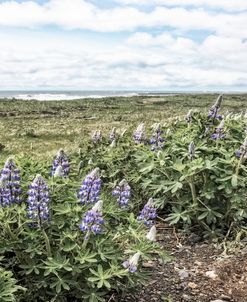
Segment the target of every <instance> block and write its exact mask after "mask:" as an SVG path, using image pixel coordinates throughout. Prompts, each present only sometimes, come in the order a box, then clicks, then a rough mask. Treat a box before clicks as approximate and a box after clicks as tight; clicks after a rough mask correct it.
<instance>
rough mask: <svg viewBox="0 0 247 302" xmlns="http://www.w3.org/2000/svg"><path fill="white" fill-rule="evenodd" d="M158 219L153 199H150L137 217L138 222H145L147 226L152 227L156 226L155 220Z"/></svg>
mask: <svg viewBox="0 0 247 302" xmlns="http://www.w3.org/2000/svg"><path fill="white" fill-rule="evenodd" d="M156 217H157V213H156V208H155V206H154V202H153V199H152V198H150V199H149V200H148V202H147V203H146V204H145V206H144V208H143V209H142V210H141V212H140V213H139V215H138V216H137V220H139V221H141V222H143V223H144V224H145V225H146V226H148V227H150V226H152V225H153V224H154V219H155V218H156Z"/></svg>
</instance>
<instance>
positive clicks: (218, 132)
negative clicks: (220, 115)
mask: <svg viewBox="0 0 247 302" xmlns="http://www.w3.org/2000/svg"><path fill="white" fill-rule="evenodd" d="M225 136H226V135H225V133H224V120H222V121H221V122H220V124H219V126H218V127H217V128H216V129H215V133H213V134H212V135H211V138H212V139H213V140H217V139H224V138H225Z"/></svg>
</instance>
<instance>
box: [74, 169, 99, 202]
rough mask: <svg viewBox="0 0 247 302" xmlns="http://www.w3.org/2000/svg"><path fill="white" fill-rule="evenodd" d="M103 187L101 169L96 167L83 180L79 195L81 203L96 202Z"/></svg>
mask: <svg viewBox="0 0 247 302" xmlns="http://www.w3.org/2000/svg"><path fill="white" fill-rule="evenodd" d="M100 189H101V179H100V169H99V168H95V169H94V170H93V171H91V172H90V173H89V174H88V175H87V176H86V177H85V179H84V180H83V182H82V186H81V188H80V191H79V194H78V197H79V200H80V202H81V204H87V203H96V202H97V201H98V200H99V194H100Z"/></svg>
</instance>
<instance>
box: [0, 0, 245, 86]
mask: <svg viewBox="0 0 247 302" xmlns="http://www.w3.org/2000/svg"><path fill="white" fill-rule="evenodd" d="M121 1H122V2H123V1H124V0H121ZM126 1H127V0H126ZM126 1H125V2H126ZM143 1H144V0H143ZM237 1H239V5H240V6H241V5H242V8H244V6H243V4H244V2H246V1H244V2H243V1H242V0H236V1H235V2H234V1H228V0H225V1H224V9H226V8H227V7H228V8H229V9H230V7H231V5H230V4H233V3H234V4H236V3H237ZM129 2H130V0H129ZM136 2H139V3H140V2H142V1H136ZM144 2H145V1H144ZM150 2H152V4H155V3H158V4H160V6H154V7H153V8H151V10H150V11H149V9H148V10H142V7H139V6H136V7H134V6H131V5H132V4H133V3H134V0H133V1H131V5H127V6H117V7H115V8H108V9H100V8H99V7H96V6H95V5H93V4H92V3H89V2H88V1H85V0H73V1H71V0H49V1H46V2H45V4H43V5H39V4H37V2H35V1H24V2H21V3H17V2H16V1H5V2H2V3H0V26H1V32H0V41H1V47H0V58H1V65H0V89H2V90H4V89H10V88H16V89H31V88H34V89H35V88H74V89H168V90H169V89H172V88H175V89H176V88H180V89H194V90H200V89H217V88H218V87H222V88H224V89H227V90H230V89H234V88H236V87H238V88H239V87H240V88H241V87H243V89H244V87H245V88H246V83H247V73H246V70H247V61H246V53H247V42H245V41H246V40H245V38H246V37H247V23H246V19H247V12H240V11H239V12H238V13H234V14H231V13H227V12H225V11H224V12H222V11H221V12H212V11H210V12H209V11H207V10H206V9H202V8H200V7H199V6H200V5H203V3H205V2H206V0H205V1H203V0H198V1H193V0H188V1H186V3H190V4H191V5H192V4H193V3H194V4H193V5H194V6H195V7H196V8H194V9H191V8H188V7H186V6H185V5H183V6H184V7H174V6H175V4H177V5H180V3H182V2H185V1H182V0H181V1H179V0H172V1H171V0H157V1H149V4H150ZM240 2H241V3H242V4H241V3H240ZM169 3H170V4H169ZM172 3H173V5H171V4H172ZM196 3H197V4H196ZM198 3H201V4H200V5H199V4H198ZM210 3H211V4H210ZM220 3H223V1H220V0H215V1H214V4H213V1H211V0H209V1H207V6H209V4H210V5H211V7H213V5H215V7H216V6H217V5H218V4H220ZM227 3H228V4H227ZM162 5H167V6H168V7H166V6H162ZM181 5H182V4H181ZM221 5H223V4H221ZM236 5H237V4H236ZM170 6H171V7H170ZM222 7H223V6H222ZM49 25H55V26H57V27H58V28H57V29H56V30H55V31H50V32H49V28H46V26H49ZM166 26H167V27H169V28H173V30H170V31H169V30H166V29H165V28H166ZM20 27H21V28H24V29H20ZM73 29H89V30H92V31H96V32H98V33H93V34H92V33H91V34H92V35H93V36H90V33H87V34H85V35H84V33H85V32H84V31H83V30H79V31H73ZM191 30H196V31H197V33H199V35H200V31H201V30H205V31H209V32H210V34H208V36H207V37H205V38H204V39H203V41H201V40H202V39H199V40H197V39H194V40H192V39H191V38H188V37H189V36H190V37H191V33H190V34H189V33H187V32H188V31H191ZM120 31H131V32H130V33H124V35H119V36H118V34H117V33H118V32H120ZM102 32H107V34H103V33H102ZM108 32H109V33H110V34H109V33H108ZM111 32H116V33H114V34H111ZM155 32H158V33H159V34H154V33H155ZM121 37H122V38H121ZM123 37H125V38H123ZM98 38H99V39H98ZM199 41H201V42H199Z"/></svg>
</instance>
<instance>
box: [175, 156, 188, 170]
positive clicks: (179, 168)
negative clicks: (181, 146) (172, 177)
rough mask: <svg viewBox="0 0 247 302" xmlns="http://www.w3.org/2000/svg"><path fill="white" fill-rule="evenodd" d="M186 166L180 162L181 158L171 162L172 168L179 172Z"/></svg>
mask: <svg viewBox="0 0 247 302" xmlns="http://www.w3.org/2000/svg"><path fill="white" fill-rule="evenodd" d="M185 168H186V165H185V164H183V163H182V160H179V159H178V160H176V162H175V163H174V164H173V169H174V170H176V171H179V172H182V171H183V170H184V169H185Z"/></svg>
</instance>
